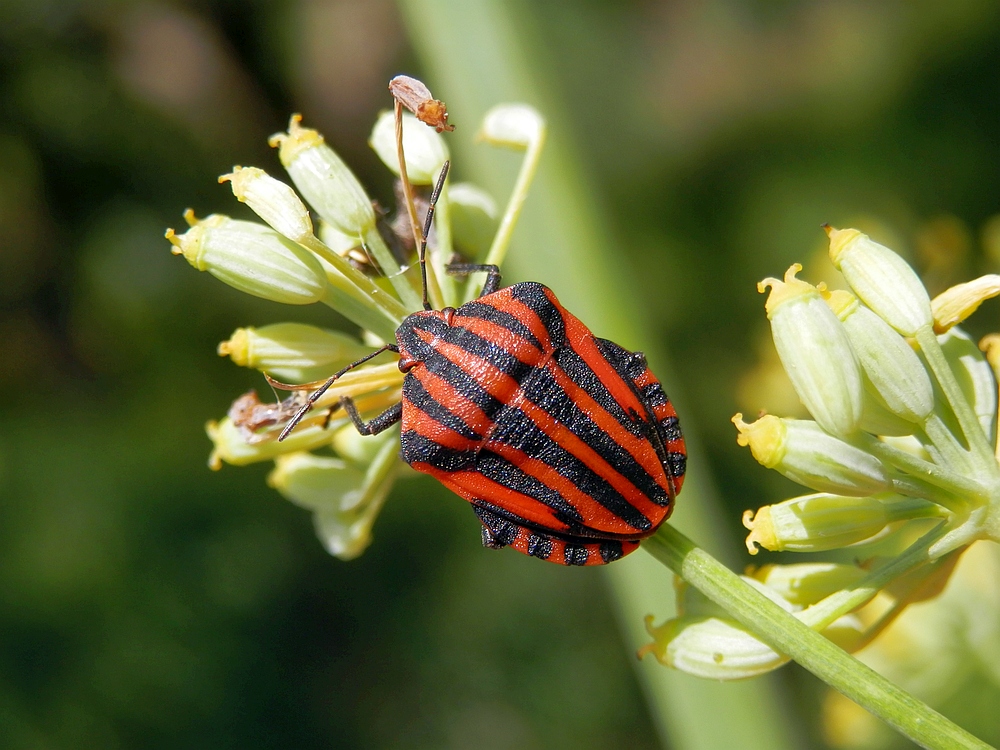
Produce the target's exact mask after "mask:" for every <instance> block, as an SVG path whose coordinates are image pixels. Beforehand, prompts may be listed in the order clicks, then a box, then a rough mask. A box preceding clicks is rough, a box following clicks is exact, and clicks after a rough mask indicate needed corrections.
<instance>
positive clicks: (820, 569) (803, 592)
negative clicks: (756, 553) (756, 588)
mask: <svg viewBox="0 0 1000 750" xmlns="http://www.w3.org/2000/svg"><path fill="white" fill-rule="evenodd" d="M751 576H752V577H753V578H755V579H757V580H758V581H760V582H761V583H763V584H764V585H765V586H767V587H768V588H769V589H771V590H772V591H774V592H775V593H776V594H777V595H778V596H780V597H781V598H782V599H784V600H785V601H787V602H789V603H791V604H794V605H797V606H800V607H805V606H808V605H810V604H815V603H816V602H818V601H820V600H821V599H825V598H826V597H827V596H829V595H830V594H832V593H833V592H835V591H839V590H841V589H846V588H848V587H850V586H852V585H853V584H854V583H856V582H857V581H858V580H860V579H861V578H863V577H864V576H865V571H864V570H862V569H861V568H859V567H857V566H856V565H843V564H840V563H832V562H812V563H796V564H793V565H764V566H762V567H760V568H758V569H757V570H755V571H753V573H752V574H751Z"/></svg>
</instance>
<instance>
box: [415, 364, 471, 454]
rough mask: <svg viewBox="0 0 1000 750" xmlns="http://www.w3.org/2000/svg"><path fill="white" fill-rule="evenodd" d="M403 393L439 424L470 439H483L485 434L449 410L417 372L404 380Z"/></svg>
mask: <svg viewBox="0 0 1000 750" xmlns="http://www.w3.org/2000/svg"><path fill="white" fill-rule="evenodd" d="M403 395H404V396H405V397H406V400H407V401H409V402H410V404H412V405H413V406H415V407H416V408H418V409H420V411H421V412H423V413H424V415H426V416H427V417H428V418H430V419H433V420H434V421H435V422H437V423H438V424H440V425H442V426H444V427H447V428H448V429H449V430H451V431H452V432H456V433H458V434H459V435H461V436H462V437H464V438H468V439H469V440H482V439H483V436H482V435H480V434H479V433H478V432H476V431H475V430H473V429H472V428H470V427H469V426H468V425H467V424H466V423H465V421H464V420H463V419H462V418H461V417H459V416H457V415H456V414H454V413H452V412H451V411H450V410H448V409H447V408H446V407H445V406H444V405H443V404H442V403H441V402H440V401H438V400H437V399H435V398H434V397H433V396H432V395H431V394H429V393H428V392H427V389H426V388H424V384H423V383H421V382H420V377H419V376H418V375H417V374H415V373H410V374H409V375H407V376H406V378H405V379H404V380H403Z"/></svg>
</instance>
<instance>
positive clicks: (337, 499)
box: [267, 453, 388, 560]
mask: <svg viewBox="0 0 1000 750" xmlns="http://www.w3.org/2000/svg"><path fill="white" fill-rule="evenodd" d="M267 482H268V484H269V485H271V486H272V487H274V488H275V489H276V490H278V491H279V492H280V493H281V494H282V495H284V496H285V497H286V498H287V499H288V500H291V501H292V502H293V503H295V504H296V505H300V506H302V507H303V508H307V509H309V510H311V511H313V524H314V526H315V527H316V534H317V536H318V537H319V539H320V541H321V542H323V545H324V546H325V547H326V549H327V551H328V552H329V553H330V554H331V555H334V556H336V557H339V558H340V559H342V560H353V559H354V558H356V557H357V556H358V555H360V554H361V553H362V552H364V551H365V549H366V548H367V547H368V545H369V544H371V540H372V536H371V529H372V524H373V523H374V522H375V518H376V516H377V515H378V511H379V510H380V509H381V502H380V501H379V502H372V501H370V500H369V501H367V502H366V501H365V473H364V472H363V471H360V470H358V469H356V468H354V467H352V466H350V465H349V464H347V463H346V462H344V461H341V460H340V459H338V458H330V457H325V456H314V455H312V454H311V453H292V454H289V455H286V456H282V457H281V458H279V459H278V460H276V461H275V468H274V471H272V472H271V474H270V475H268V478H267ZM385 491H386V492H387V491H388V487H386V489H385Z"/></svg>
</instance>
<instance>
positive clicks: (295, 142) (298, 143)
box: [268, 115, 375, 237]
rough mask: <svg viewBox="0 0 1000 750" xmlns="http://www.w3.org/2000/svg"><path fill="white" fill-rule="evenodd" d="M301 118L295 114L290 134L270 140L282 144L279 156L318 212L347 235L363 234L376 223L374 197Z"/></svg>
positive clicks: (272, 142) (280, 134) (290, 125)
mask: <svg viewBox="0 0 1000 750" xmlns="http://www.w3.org/2000/svg"><path fill="white" fill-rule="evenodd" d="M301 121H302V117H301V116H300V115H292V119H291V121H290V122H289V124H288V133H287V134H286V133H275V134H274V135H272V136H271V138H270V140H269V141H268V142H269V143H270V144H271V145H272V146H276V147H278V149H279V151H278V158H280V159H281V163H282V164H283V165H284V167H285V169H287V170H288V174H289V175H291V177H292V182H294V183H295V187H297V188H298V190H299V192H300V193H301V194H302V196H303V197H304V198H305V199H306V201H308V203H309V205H310V206H312V207H313V208H314V209H315V210H316V213H318V214H319V215H320V217H321V218H322V219H323V220H325V221H328V222H329V223H330V224H332V225H333V226H334V227H336V228H337V229H338V230H339V231H341V232H343V233H344V234H346V235H349V236H352V237H361V236H362V235H363V234H364V233H365V231H366V230H369V229H371V228H372V227H374V226H375V209H373V208H372V203H371V200H370V199H369V198H368V195H367V194H366V193H365V189H364V188H363V187H362V186H361V183H360V182H358V178H357V177H355V176H354V173H353V172H351V170H350V169H348V167H347V165H346V164H344V162H343V160H342V159H341V158H340V157H339V156H337V154H336V152H335V151H334V150H333V149H332V148H330V147H329V146H327V145H326V143H324V141H323V136H321V135H320V134H319V133H318V132H317V131H315V130H313V129H312V128H304V127H302V126H301V125H300V124H299V123H300V122H301Z"/></svg>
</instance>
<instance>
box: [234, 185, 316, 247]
mask: <svg viewBox="0 0 1000 750" xmlns="http://www.w3.org/2000/svg"><path fill="white" fill-rule="evenodd" d="M219 182H229V183H231V185H232V188H233V195H235V196H236V198H237V199H238V200H239V201H240V202H241V203H246V204H247V205H248V206H250V208H252V209H253V210H254V213H256V214H257V215H258V216H259V217H260V218H262V219H263V220H264V221H266V222H267V223H268V224H269V225H270V226H271V228H272V229H274V230H275V231H276V232H278V233H279V234H281V235H283V236H285V237H287V238H288V239H290V240H292V241H293V242H303V241H305V240H307V239H308V238H309V237H311V236H312V234H313V225H312V219H310V218H309V211H308V210H307V209H306V207H305V205H304V204H303V203H302V201H301V200H300V199H299V196H298V195H297V194H296V192H295V191H294V190H292V188H291V187H289V186H288V185H286V184H285V183H283V182H281V181H280V180H276V179H274V178H273V177H271V176H270V175H269V174H268V173H267V172H265V171H264V170H263V169H258V168H257V167H239V166H237V167H233V171H232V172H230V173H229V174H224V175H222V176H221V177H220V178H219Z"/></svg>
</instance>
